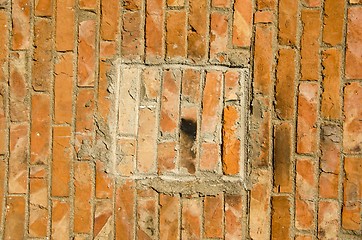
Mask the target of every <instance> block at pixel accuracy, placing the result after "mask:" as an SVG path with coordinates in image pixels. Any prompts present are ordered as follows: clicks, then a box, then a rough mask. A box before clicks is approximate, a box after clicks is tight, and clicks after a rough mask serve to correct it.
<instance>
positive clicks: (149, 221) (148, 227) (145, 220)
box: [136, 198, 158, 239]
mask: <svg viewBox="0 0 362 240" xmlns="http://www.w3.org/2000/svg"><path fill="white" fill-rule="evenodd" d="M156 204H157V200H156V199H154V198H146V199H140V198H138V199H137V228H136V234H137V238H138V239H157V235H158V233H157V232H158V231H157V228H158V213H157V207H156V206H157V205H156Z"/></svg>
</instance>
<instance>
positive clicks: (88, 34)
mask: <svg viewBox="0 0 362 240" xmlns="http://www.w3.org/2000/svg"><path fill="white" fill-rule="evenodd" d="M95 31H96V22H95V21H94V20H86V21H82V22H81V23H80V24H79V38H78V41H79V45H78V86H94V82H95V77H96V75H95V74H96V73H95V71H96V69H95V68H96V51H95V49H96V32H95Z"/></svg>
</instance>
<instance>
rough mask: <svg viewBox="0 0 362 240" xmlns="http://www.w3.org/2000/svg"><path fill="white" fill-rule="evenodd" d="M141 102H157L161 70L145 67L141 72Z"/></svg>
mask: <svg viewBox="0 0 362 240" xmlns="http://www.w3.org/2000/svg"><path fill="white" fill-rule="evenodd" d="M141 89H142V90H141V94H142V100H143V101H157V99H158V97H159V96H160V92H161V69H159V68H153V67H147V68H146V69H144V70H143V72H142V88H141Z"/></svg>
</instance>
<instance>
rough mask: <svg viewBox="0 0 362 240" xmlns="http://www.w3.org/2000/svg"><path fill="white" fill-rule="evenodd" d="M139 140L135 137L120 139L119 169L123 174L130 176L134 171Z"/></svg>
mask: <svg viewBox="0 0 362 240" xmlns="http://www.w3.org/2000/svg"><path fill="white" fill-rule="evenodd" d="M136 147H137V142H136V139H134V138H121V139H120V140H119V141H118V148H119V152H120V156H119V158H120V159H119V163H118V166H117V171H118V173H119V174H121V175H122V176H130V175H132V173H134V163H135V162H136Z"/></svg>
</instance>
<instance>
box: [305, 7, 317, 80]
mask: <svg viewBox="0 0 362 240" xmlns="http://www.w3.org/2000/svg"><path fill="white" fill-rule="evenodd" d="M302 24H303V33H302V40H301V80H318V79H319V71H320V67H319V65H320V59H319V46H320V43H319V38H320V34H321V32H320V27H321V20H320V10H314V9H313V10H310V9H304V10H302Z"/></svg>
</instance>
